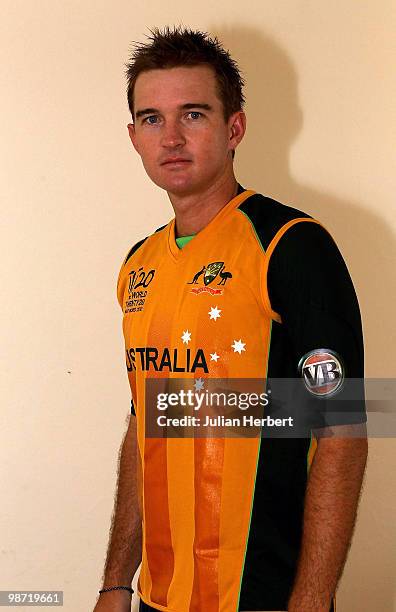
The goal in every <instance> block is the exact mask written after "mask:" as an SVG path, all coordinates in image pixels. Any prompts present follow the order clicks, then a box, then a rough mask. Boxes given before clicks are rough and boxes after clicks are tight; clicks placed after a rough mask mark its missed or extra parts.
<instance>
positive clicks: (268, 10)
mask: <svg viewBox="0 0 396 612" xmlns="http://www.w3.org/2000/svg"><path fill="white" fill-rule="evenodd" d="M180 22H182V23H184V24H186V25H189V26H192V27H199V28H202V29H205V30H209V31H212V32H214V33H216V34H218V35H219V37H220V38H221V39H222V40H223V41H224V43H225V44H226V45H227V46H228V47H229V48H230V50H231V51H232V53H233V54H234V56H235V57H236V58H237V59H238V60H239V61H240V65H241V67H242V69H243V71H244V73H245V76H246V78H247V82H248V86H247V90H246V93H247V98H248V104H247V112H248V133H247V137H246V140H245V142H244V143H243V145H242V146H241V148H240V149H239V150H238V153H237V158H236V168H237V176H238V178H239V180H240V181H241V182H242V184H244V185H245V186H247V187H248V186H249V187H253V188H255V189H257V190H260V191H262V192H263V193H266V194H269V195H272V196H275V197H277V198H279V199H281V200H282V201H284V202H288V203H291V204H292V205H294V206H296V207H297V208H302V209H304V210H306V211H307V212H309V213H311V214H313V215H315V216H316V217H318V218H319V219H321V220H322V222H323V223H324V224H325V225H326V226H327V227H328V229H329V230H330V231H331V232H332V234H333V235H334V237H335V238H336V240H337V242H338V244H339V246H340V248H341V250H342V251H343V253H344V256H345V258H346V260H347V263H348V265H349V268H350V270H351V273H352V276H353V279H354V282H355V285H356V287H357V290H358V294H359V298H360V303H361V308H362V313H363V317H364V330H365V341H366V350H367V368H366V375H367V376H378V377H383V376H389V377H391V376H394V375H395V364H396V358H395V351H394V347H395V325H394V304H395V298H396V290H395V275H394V267H395V262H396V242H395V232H396V214H395V213H396V211H395V196H394V194H395V190H396V185H395V168H394V164H392V161H394V158H393V153H394V139H393V138H392V136H393V135H394V126H395V123H394V119H395V117H394V107H395V93H396V91H395V89H396V88H395V81H394V78H393V76H392V69H393V68H394V63H395V48H394V46H393V44H392V37H393V36H394V31H395V10H394V4H393V3H392V2H391V1H390V0H389V1H388V0H378V1H377V2H372V1H366V0H333V1H332V2H318V1H317V0H267V1H265V2H260V1H259V0H245V1H244V2H242V3H231V2H229V1H226V0H218V1H217V2H210V1H209V0H202V2H198V3H186V2H184V1H183V2H182V1H181V0H173V1H172V2H169V3H168V4H165V3H162V2H160V1H159V0H152V1H150V0H148V3H147V4H142V3H141V2H139V3H133V2H127V1H126V0H119V1H118V2H110V1H107V2H106V1H104V0H84V1H83V2H81V1H77V0H35V1H34V0H1V19H0V53H1V64H0V75H1V76H0V79H1V96H0V123H1V139H0V151H1V164H0V172H1V183H0V184H1V187H0V189H1V207H2V224H1V244H2V246H3V249H2V258H1V267H2V272H3V276H2V304H1V327H2V336H1V338H2V340H1V343H0V354H1V368H0V376H1V397H2V409H1V442H0V465H1V482H2V511H1V515H0V521H1V524H0V531H1V534H2V535H1V548H0V589H63V590H64V591H65V606H64V609H65V610H66V611H67V612H72V611H73V612H86V611H87V610H89V609H91V608H92V605H93V602H94V600H95V592H96V589H97V588H98V585H99V580H100V575H101V571H102V563H103V557H104V554H105V547H106V542H107V531H108V527H109V520H110V513H111V509H112V503H113V500H112V498H113V492H114V487H115V470H116V462H117V452H118V447H119V444H120V440H121V436H122V434H123V432H124V429H125V418H126V415H127V413H128V410H129V390H128V386H127V379H126V375H125V372H124V356H123V341H122V336H121V312H120V310H119V307H118V304H117V302H116V296H115V285H116V277H117V274H118V269H119V266H120V263H121V261H122V259H123V257H124V255H125V253H126V251H127V250H128V249H129V247H130V245H131V244H133V243H134V242H135V241H136V240H137V239H139V238H141V237H143V236H144V235H146V234H147V233H149V232H151V231H152V230H153V229H154V228H156V227H158V226H159V225H161V224H162V223H164V222H166V221H167V220H168V219H169V218H170V216H171V212H172V211H171V208H170V205H169V203H168V201H167V197H166V194H164V193H162V192H160V191H159V190H158V189H157V188H156V187H154V186H153V185H151V184H150V183H149V182H148V179H147V178H146V176H145V175H144V172H143V169H142V167H141V164H140V162H139V160H138V159H137V157H136V156H135V155H134V153H133V151H132V150H131V147H130V143H129V140H128V136H127V130H126V124H127V122H128V120H129V116H128V110H127V104H126V99H125V95H124V90H125V82H124V78H123V62H124V61H126V59H127V55H128V48H129V45H130V43H131V41H132V40H141V39H142V38H143V33H144V32H146V31H147V27H150V26H154V25H160V26H161V25H165V24H174V23H180ZM392 130H393V134H392ZM370 450H371V453H370V462H369V468H368V473H367V478H366V486H365V493H364V498H363V501H362V504H361V509H360V515H359V521H358V526H357V531H356V534H355V538H354V542H353V547H352V551H351V554H350V557H349V561H348V564H347V567H346V570H345V574H344V578H343V580H342V584H341V588H340V593H339V606H338V610H339V611H340V612H351V611H355V610H358V611H359V612H372V611H373V610H375V611H380V612H392V611H396V603H395V587H394V576H395V567H396V560H395V557H394V553H393V551H394V550H395V549H396V546H395V528H394V524H395V521H394V505H395V500H396V493H395V476H394V474H395V472H396V470H395V443H394V440H383V441H379V440H373V441H371V443H370Z"/></svg>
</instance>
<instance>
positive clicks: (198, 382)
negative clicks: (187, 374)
mask: <svg viewBox="0 0 396 612" xmlns="http://www.w3.org/2000/svg"><path fill="white" fill-rule="evenodd" d="M194 388H195V391H202V389H203V388H204V381H203V378H196V379H195V383H194Z"/></svg>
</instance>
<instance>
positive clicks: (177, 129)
mask: <svg viewBox="0 0 396 612" xmlns="http://www.w3.org/2000/svg"><path fill="white" fill-rule="evenodd" d="M185 143H186V139H185V137H184V134H183V129H182V126H181V125H180V123H179V122H178V121H177V120H168V121H166V123H165V125H164V126H163V128H162V134H161V144H162V146H163V147H166V148H171V149H172V148H175V147H180V146H182V145H184V144H185Z"/></svg>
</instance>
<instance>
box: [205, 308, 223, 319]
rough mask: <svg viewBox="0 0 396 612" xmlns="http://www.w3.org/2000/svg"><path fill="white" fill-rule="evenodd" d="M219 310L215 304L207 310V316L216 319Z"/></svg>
mask: <svg viewBox="0 0 396 612" xmlns="http://www.w3.org/2000/svg"><path fill="white" fill-rule="evenodd" d="M220 313H221V310H219V309H218V308H217V306H211V307H210V310H209V312H208V315H209V318H210V319H214V321H216V320H217V319H218V318H219V316H220Z"/></svg>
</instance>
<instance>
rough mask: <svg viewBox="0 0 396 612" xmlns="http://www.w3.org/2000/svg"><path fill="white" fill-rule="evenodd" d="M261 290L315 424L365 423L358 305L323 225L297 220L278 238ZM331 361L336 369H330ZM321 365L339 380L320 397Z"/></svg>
mask: <svg viewBox="0 0 396 612" xmlns="http://www.w3.org/2000/svg"><path fill="white" fill-rule="evenodd" d="M267 289H268V296H269V299H270V303H271V307H272V309H273V310H274V311H275V312H276V313H278V314H279V315H280V316H281V319H282V322H281V325H282V326H284V331H285V333H286V334H287V336H288V339H289V344H290V346H291V347H292V348H291V350H292V352H293V355H292V362H293V364H294V373H293V376H295V377H298V378H299V377H302V378H303V379H304V382H305V385H306V387H307V397H308V396H309V400H308V401H309V404H310V407H311V409H312V407H313V409H314V412H317V413H320V414H321V416H322V417H323V418H324V421H322V420H321V421H320V422H321V423H324V425H337V424H350V423H360V422H364V421H366V414H365V402H364V384H363V377H364V354H363V333H362V323H361V317H360V310H359V304H358V300H357V296H356V292H355V289H354V286H353V283H352V280H351V277H350V275H349V272H348V269H347V266H346V264H345V262H344V259H343V257H342V255H341V253H340V251H339V249H338V248H337V246H336V244H335V242H334V240H333V239H332V237H331V236H330V234H329V233H328V232H327V231H326V230H325V229H324V227H323V226H321V225H320V224H318V223H312V222H311V223H307V222H304V221H302V222H299V223H296V224H295V225H293V226H292V227H290V228H289V229H288V230H287V231H286V232H285V233H284V235H283V236H282V237H281V239H280V240H279V242H278V244H277V245H276V247H275V249H274V251H273V253H272V256H271V258H270V262H269V267H268V275H267ZM325 356H327V362H326V364H324V363H323V365H321V360H322V362H323V361H324V360H325V359H326V357H325ZM333 358H334V359H333ZM332 359H333V361H334V363H336V364H338V366H335V365H334V364H333V365H330V361H332ZM324 365H326V367H328V368H329V371H328V372H327V373H328V374H329V377H330V378H331V376H333V378H334V377H335V376H338V377H339V376H342V377H343V383H342V385H340V387H339V390H338V391H337V392H336V393H333V394H332V393H331V389H332V388H334V385H333V386H332V385H329V386H328V389H329V392H326V391H325V392H324V393H323V394H322V395H319V394H317V390H316V392H315V384H314V382H315V376H320V375H321V374H323V372H324V369H323V368H324ZM338 369H340V372H338V371H337V370H338ZM332 370H334V371H332ZM325 374H326V372H325ZM322 382H323V381H322ZM308 383H312V385H311V386H310V385H309V384H308ZM322 388H324V389H326V388H325V387H322ZM330 398H331V401H330Z"/></svg>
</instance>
